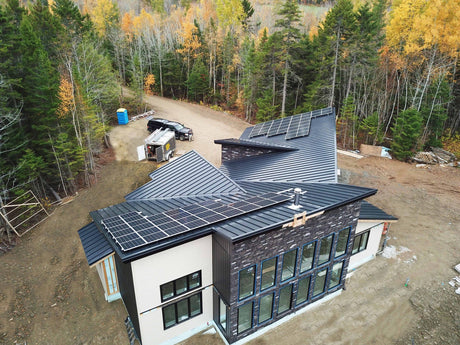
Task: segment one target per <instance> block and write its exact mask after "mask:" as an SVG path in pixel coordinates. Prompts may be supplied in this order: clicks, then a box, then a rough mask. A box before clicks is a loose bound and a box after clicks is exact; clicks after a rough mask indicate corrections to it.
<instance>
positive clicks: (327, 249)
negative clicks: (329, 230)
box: [318, 234, 334, 266]
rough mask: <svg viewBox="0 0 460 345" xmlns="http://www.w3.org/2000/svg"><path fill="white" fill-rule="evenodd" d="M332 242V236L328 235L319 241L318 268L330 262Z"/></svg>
mask: <svg viewBox="0 0 460 345" xmlns="http://www.w3.org/2000/svg"><path fill="white" fill-rule="evenodd" d="M333 242H334V234H330V235H328V236H326V237H323V238H322V239H321V242H320V245H319V256H318V266H320V265H322V264H325V263H326V262H329V260H331V251H332V244H333Z"/></svg>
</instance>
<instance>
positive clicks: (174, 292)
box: [160, 270, 202, 302]
mask: <svg viewBox="0 0 460 345" xmlns="http://www.w3.org/2000/svg"><path fill="white" fill-rule="evenodd" d="M194 274H198V277H199V279H200V283H199V285H198V286H194V287H192V288H190V285H191V284H190V281H191V279H193V278H192V277H193V275H194ZM184 278H186V279H187V289H186V290H185V291H183V292H181V293H176V291H177V289H176V282H178V281H180V280H181V279H184ZM201 278H202V275H201V270H199V271H196V272H193V273H190V274H187V275H185V276H182V277H179V278H177V279H174V280H171V281H169V282H167V283H164V284H161V285H160V298H161V302H166V301H170V300H172V299H173V298H176V297H179V296H182V295H185V294H187V293H189V292H191V291H193V290H196V289H199V288H201V285H202V279H201ZM169 284H173V295H172V296H171V297H166V298H164V297H163V287H164V286H166V285H169Z"/></svg>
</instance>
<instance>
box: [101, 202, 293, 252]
mask: <svg viewBox="0 0 460 345" xmlns="http://www.w3.org/2000/svg"><path fill="white" fill-rule="evenodd" d="M290 198H291V197H290V196H287V195H285V194H278V193H266V194H262V195H258V196H252V197H247V198H246V199H242V200H238V201H235V202H232V203H228V204H224V203H223V202H221V201H217V200H212V201H206V202H202V203H199V204H193V205H187V206H184V207H182V208H177V209H173V210H168V211H165V212H163V213H160V214H155V215H151V216H143V215H142V214H141V213H140V212H129V213H126V214H122V215H118V216H115V217H111V218H108V219H104V220H103V221H102V224H103V225H104V226H105V228H106V229H107V231H108V232H109V233H110V235H111V236H112V237H113V239H114V240H115V241H116V242H117V243H118V244H119V245H120V247H121V249H122V250H123V251H129V250H132V249H134V248H138V247H141V246H144V245H146V244H150V243H154V242H157V241H160V240H162V239H164V238H168V237H171V236H176V235H178V234H181V233H185V232H188V231H191V230H194V229H198V228H201V227H203V226H207V225H210V224H214V223H217V222H220V221H222V220H226V219H229V218H232V217H236V216H240V215H242V214H245V213H248V212H251V211H254V210H257V209H261V208H263V207H266V206H270V205H276V204H278V203H280V202H284V201H287V200H289V199H290Z"/></svg>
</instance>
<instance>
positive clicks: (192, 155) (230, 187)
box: [79, 109, 394, 265]
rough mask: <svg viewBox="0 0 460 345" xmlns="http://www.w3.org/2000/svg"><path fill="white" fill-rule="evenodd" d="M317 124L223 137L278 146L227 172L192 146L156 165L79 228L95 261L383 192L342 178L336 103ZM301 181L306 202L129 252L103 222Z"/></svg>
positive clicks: (230, 165)
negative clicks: (291, 132)
mask: <svg viewBox="0 0 460 345" xmlns="http://www.w3.org/2000/svg"><path fill="white" fill-rule="evenodd" d="M329 111H330V112H329ZM321 113H323V112H321ZM322 115H324V114H322ZM309 129H310V132H309V133H308V135H307V134H305V136H301V137H296V138H292V139H289V140H286V139H285V138H286V135H285V134H280V135H272V136H270V137H268V136H267V135H262V134H261V135H258V136H257V137H254V138H255V139H250V138H249V135H250V133H251V131H252V127H250V128H247V129H246V131H245V132H244V133H243V134H242V136H241V138H240V139H226V140H221V141H217V142H220V143H223V144H229V145H232V144H237V145H241V146H248V147H263V148H270V149H274V151H278V152H272V153H270V154H266V155H259V156H253V157H249V158H242V159H237V160H233V161H227V162H225V163H224V165H223V166H222V167H221V170H219V169H217V168H215V167H214V166H213V165H211V164H210V163H209V162H208V161H207V160H205V159H204V158H203V157H202V156H200V155H199V154H198V153H197V152H195V151H191V152H188V153H187V154H185V155H183V156H182V157H179V158H178V159H176V160H174V161H172V162H170V163H168V164H166V165H165V166H163V167H161V168H159V169H157V170H155V171H154V172H153V173H151V174H150V177H151V178H152V181H151V182H149V183H147V184H146V185H144V186H142V187H140V188H138V189H137V190H135V191H134V192H132V193H130V194H128V195H127V196H126V202H124V203H121V204H118V205H114V206H110V207H107V208H104V209H100V210H97V211H93V212H91V213H90V214H91V217H92V218H93V220H94V223H91V224H89V225H87V226H86V227H84V228H82V229H81V230H80V231H79V234H80V239H81V241H82V243H83V247H84V249H85V254H86V256H87V258H88V263H90V265H91V263H94V262H97V261H98V260H100V259H101V258H103V257H104V256H106V255H108V254H110V253H111V252H113V251H115V252H116V253H117V254H118V255H119V256H120V258H121V259H122V260H123V261H124V262H129V261H131V260H135V259H138V258H141V257H143V256H147V255H150V254H153V253H155V252H158V251H161V250H164V249H168V248H171V247H174V246H177V245H179V244H181V243H185V242H188V241H191V240H194V239H197V238H199V237H202V236H206V235H209V234H212V233H213V232H215V231H218V232H219V233H221V234H222V235H224V236H226V237H228V238H230V239H232V240H234V241H238V240H241V239H244V238H247V237H251V236H254V235H255V234H258V233H260V232H263V231H267V230H269V229H273V228H275V227H279V226H280V225H281V224H285V223H287V222H289V221H290V220H291V219H292V217H293V215H294V214H297V213H301V212H303V211H306V212H307V214H313V213H316V212H319V211H327V210H329V209H333V208H337V207H340V206H342V205H345V204H348V203H351V202H354V201H358V200H362V199H363V198H366V197H368V196H371V195H373V194H375V193H376V190H375V189H369V188H363V187H356V186H350V185H342V184H338V183H336V182H337V181H336V168H337V161H336V141H335V112H334V110H333V109H327V111H326V115H325V116H320V117H317V116H316V117H315V116H313V117H312V119H311V123H310V126H309ZM261 132H263V131H261ZM271 134H273V133H271ZM224 173H225V174H224ZM319 182H321V183H319ZM297 187H298V188H301V189H302V190H303V191H306V193H305V194H303V195H302V196H301V200H300V204H301V206H302V208H300V209H298V210H293V209H291V208H289V207H288V206H290V203H291V202H290V201H288V202H282V203H280V204H277V205H273V206H269V207H266V208H263V209H259V210H257V211H254V212H250V213H247V214H244V215H241V216H237V217H235V218H231V219H227V220H223V221H221V222H217V223H214V224H210V225H208V226H205V227H202V228H197V229H194V230H190V231H188V232H185V233H181V234H178V235H177V236H171V237H168V238H165V239H162V240H159V241H158V242H153V243H150V244H148V245H145V246H142V247H138V248H134V249H132V250H129V251H127V252H123V251H122V250H121V248H120V247H119V246H118V245H117V244H116V243H115V241H114V240H113V239H112V238H111V236H110V235H109V233H108V232H107V230H106V229H105V228H104V226H103V225H102V224H101V221H102V220H103V219H105V218H109V217H113V216H116V215H121V214H125V213H128V212H141V213H142V215H145V216H148V215H153V214H158V213H162V212H164V211H167V210H172V209H178V208H181V207H183V206H185V205H189V204H196V203H200V202H204V201H207V200H215V199H217V198H218V199H219V200H220V201H221V202H223V203H231V202H235V201H236V200H238V199H240V198H247V196H248V195H260V194H264V193H268V192H280V191H286V190H292V189H294V188H297ZM362 210H363V214H364V215H366V214H367V213H369V214H370V215H371V214H372V215H373V217H372V218H375V217H374V216H375V215H377V214H378V212H377V210H379V209H378V208H376V207H374V206H372V205H370V204H366V203H363V204H362ZM379 211H381V210H379ZM379 214H380V217H384V216H385V215H386V216H388V217H391V218H393V219H394V217H392V216H389V215H387V214H386V213H384V212H383V211H381V213H379ZM360 218H361V217H360ZM98 258H99V259H98Z"/></svg>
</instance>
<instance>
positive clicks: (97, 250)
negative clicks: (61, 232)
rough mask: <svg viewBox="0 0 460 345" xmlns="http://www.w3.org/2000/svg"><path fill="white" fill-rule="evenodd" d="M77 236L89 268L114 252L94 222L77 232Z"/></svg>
mask: <svg viewBox="0 0 460 345" xmlns="http://www.w3.org/2000/svg"><path fill="white" fill-rule="evenodd" d="M78 236H80V241H81V244H82V245H83V250H84V251H85V256H86V260H88V265H90V266H91V265H93V264H95V263H96V262H98V261H100V260H102V259H103V258H105V257H106V256H107V255H110V254H112V253H113V252H114V250H113V247H112V246H111V245H110V243H109V241H107V239H106V238H105V236H104V235H103V234H102V233H101V232H100V231H99V230H98V228H97V226H96V224H95V223H94V222H91V223H89V224H88V225H86V226H84V227H83V228H81V229H80V230H78Z"/></svg>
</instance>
